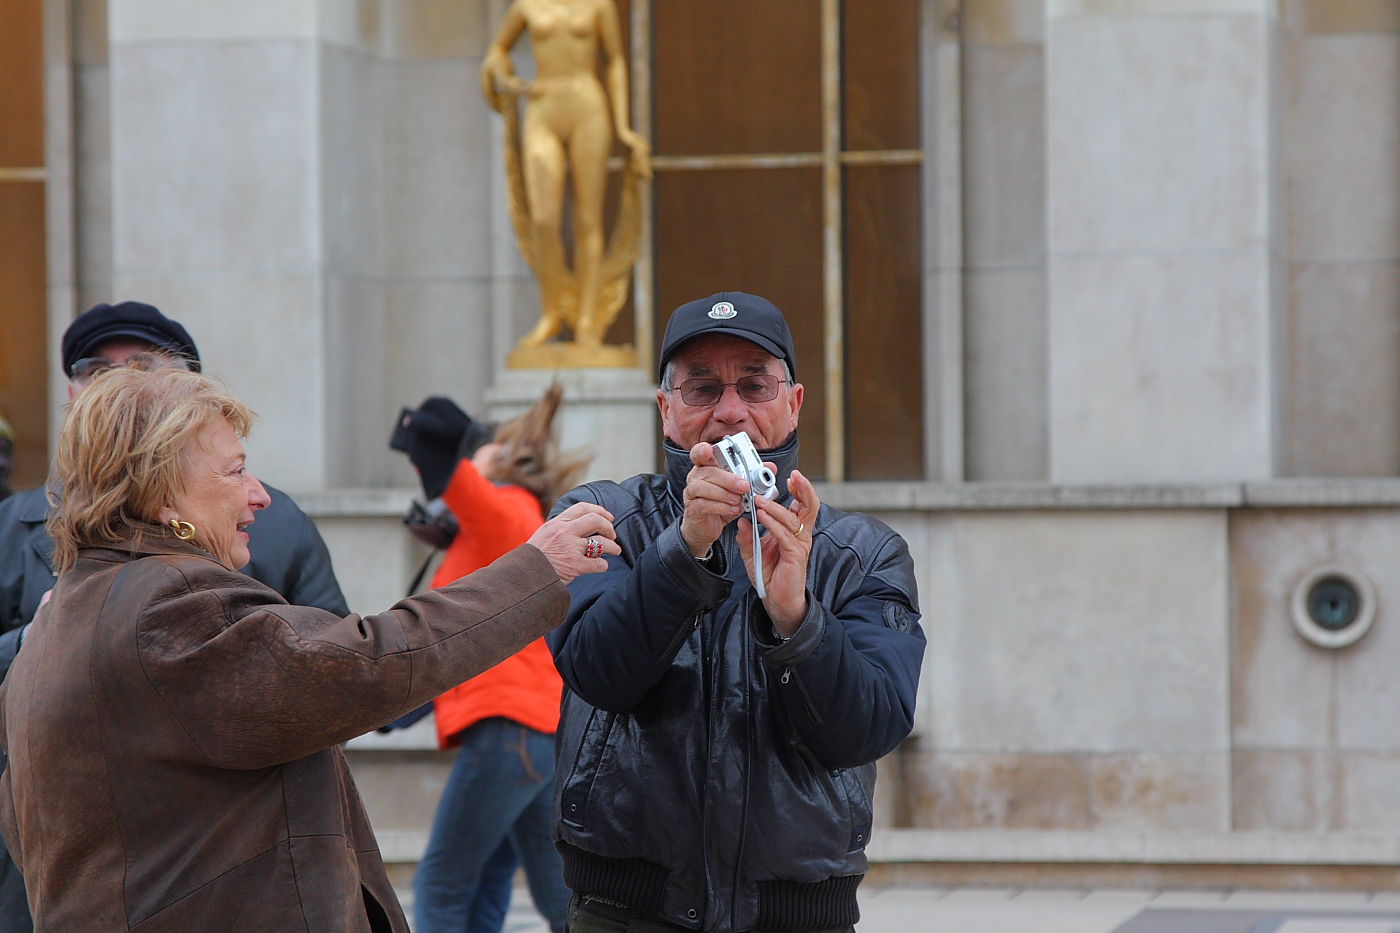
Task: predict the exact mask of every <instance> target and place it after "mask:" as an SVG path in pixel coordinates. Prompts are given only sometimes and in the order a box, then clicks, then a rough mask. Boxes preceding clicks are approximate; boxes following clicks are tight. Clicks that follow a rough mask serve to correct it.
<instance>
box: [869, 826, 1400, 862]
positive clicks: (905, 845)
mask: <svg viewBox="0 0 1400 933" xmlns="http://www.w3.org/2000/svg"><path fill="white" fill-rule="evenodd" d="M866 854H867V855H868V856H869V858H870V860H871V861H872V862H979V863H998V862H1008V863H1071V864H1096V863H1108V864H1132V865H1172V864H1187V865H1386V866H1390V865H1400V839H1397V838H1395V837H1393V836H1390V837H1387V836H1378V835H1377V836H1366V835H1343V834H1321V833H1254V832H1238V833H1219V834H1207V833H1200V834H1197V833H1160V834H1158V833H1095V832H1054V831H1048V830H1046V831H1038V832H1007V831H986V832H977V831H943V830H921V829H877V830H876V831H875V833H874V834H873V836H872V837H871V840H870V848H869V849H867V850H866Z"/></svg>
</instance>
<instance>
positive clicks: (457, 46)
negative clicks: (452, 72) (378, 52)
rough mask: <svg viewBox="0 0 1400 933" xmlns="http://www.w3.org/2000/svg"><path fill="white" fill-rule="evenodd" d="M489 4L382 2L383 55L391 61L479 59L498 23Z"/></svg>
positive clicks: (467, 0) (481, 0) (479, 0)
mask: <svg viewBox="0 0 1400 933" xmlns="http://www.w3.org/2000/svg"><path fill="white" fill-rule="evenodd" d="M489 5H490V4H489V3H488V2H487V0H380V3H379V20H380V30H381V36H382V46H381V48H382V50H383V54H384V55H385V56H386V57H389V58H476V59H480V58H481V57H482V56H483V55H485V54H486V46H487V44H488V43H489V42H490V40H491V37H492V36H493V35H494V33H495V30H496V28H497V26H498V25H499V24H498V23H496V22H488V19H489V15H488V13H489V11H488V7H489Z"/></svg>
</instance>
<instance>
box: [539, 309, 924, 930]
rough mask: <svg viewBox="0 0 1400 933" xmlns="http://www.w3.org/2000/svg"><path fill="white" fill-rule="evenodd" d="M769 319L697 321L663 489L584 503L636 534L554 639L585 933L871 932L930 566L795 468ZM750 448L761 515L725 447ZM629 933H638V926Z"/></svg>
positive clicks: (670, 407)
mask: <svg viewBox="0 0 1400 933" xmlns="http://www.w3.org/2000/svg"><path fill="white" fill-rule="evenodd" d="M794 357H795V354H794V352H793V346H792V336H791V334H790V333H789V330H788V326H787V323H786V321H785V320H784V319H783V316H782V313H781V312H780V311H779V310H778V309H777V308H776V307H774V306H773V305H772V304H771V303H770V302H768V301H766V300H764V299H762V298H758V297H756V296H753V295H746V294H743V293H739V292H729V293H722V294H718V295H712V296H711V297H709V298H706V299H704V300H702V301H695V302H691V303H689V304H686V305H683V306H682V307H681V308H679V309H678V310H677V311H676V312H675V313H674V314H673V315H672V316H671V320H670V322H669V323H668V325H667V328H666V335H665V339H664V341H663V344H662V350H661V360H660V374H661V388H660V390H659V391H658V393H657V402H658V404H659V405H660V407H661V421H662V426H663V428H664V431H665V453H666V474H665V475H651V474H644V475H640V476H635V477H633V478H631V479H629V480H627V481H626V482H624V483H622V484H620V485H618V484H615V483H606V482H599V483H590V484H588V485H586V486H582V487H579V488H578V489H577V490H575V491H574V492H572V493H570V494H569V495H568V496H566V497H565V498H564V499H562V500H560V502H559V504H558V505H557V506H556V509H562V508H566V507H567V506H568V505H569V504H571V503H573V502H577V501H585V502H597V503H600V504H602V505H603V506H604V507H606V508H607V509H608V510H609V511H611V512H612V513H613V514H614V515H615V516H617V520H616V522H615V526H616V528H617V535H618V538H617V540H618V543H619V544H620V545H621V547H622V554H621V556H620V557H617V558H609V563H610V564H611V570H610V571H609V572H607V573H603V574H596V575H594V576H592V577H588V578H583V577H580V578H579V579H578V580H576V581H575V582H574V583H573V584H572V585H571V587H570V590H571V593H572V596H573V606H572V609H571V611H570V613H569V619H568V621H567V622H566V623H565V624H564V625H563V626H561V627H560V628H559V629H557V630H556V631H555V632H554V633H553V634H552V635H551V636H549V643H550V648H551V649H552V650H553V652H554V656H555V662H556V664H557V665H558V667H559V670H560V672H561V674H562V675H563V677H564V682H565V684H566V686H567V689H566V690H565V694H564V703H563V719H562V721H561V723H560V728H559V733H558V740H557V741H558V751H559V760H558V769H557V772H556V773H557V775H558V779H557V783H556V791H555V807H556V825H555V839H556V841H557V843H558V845H559V849H560V851H561V852H562V853H563V857H564V866H565V880H566V882H567V883H568V884H569V886H570V887H571V888H572V889H573V891H574V894H575V896H574V901H573V904H572V905H571V908H570V930H571V931H572V933H595V931H612V930H619V929H632V930H646V931H666V930H703V931H716V933H728V931H740V930H762V931H794V930H804V931H810V930H832V931H838V930H839V931H850V930H852V928H853V925H854V923H855V922H856V920H857V919H858V918H859V913H858V910H857V907H856V888H857V886H858V885H859V884H860V881H861V878H862V877H863V876H864V874H865V872H866V869H867V863H866V859H865V855H864V851H863V850H864V849H865V845H866V842H867V841H868V840H869V838H870V827H871V808H870V800H871V793H872V791H873V788H874V781H875V765H874V762H875V760H876V759H878V758H879V757H881V756H882V755H884V754H886V753H887V752H889V751H890V750H891V749H893V748H894V747H895V746H896V745H897V744H898V743H899V742H900V741H901V740H903V739H904V737H905V736H906V735H907V734H908V733H909V730H910V728H911V726H912V723H913V714H914V697H915V692H916V689H917V686H918V676H919V669H920V665H921V661H922V658H923V650H924V636H923V632H922V630H921V629H920V627H919V624H918V618H919V613H918V602H917V596H916V594H915V588H914V572H913V563H912V561H911V560H910V557H909V552H908V550H907V548H906V547H905V544H904V541H903V540H902V539H901V538H900V537H899V536H898V535H897V534H895V533H894V532H893V531H891V530H890V529H889V528H888V527H886V526H885V525H883V524H881V523H880V522H878V521H876V520H874V519H872V518H869V517H866V516H862V515H847V514H844V513H842V512H839V511H837V510H836V509H833V508H831V507H829V506H824V505H821V504H820V502H819V501H818V499H817V494H816V491H815V490H814V489H813V487H812V484H811V483H810V482H808V480H807V478H806V477H804V476H803V475H802V474H801V473H800V472H798V471H797V470H796V469H794V467H795V466H796V463H797V448H798V443H797V424H798V416H799V414H800V413H801V410H802V397H803V389H802V386H801V385H800V384H799V383H797V382H795V381H794V378H795V376H796V366H795V359H794ZM740 431H743V432H746V433H747V434H748V435H749V437H750V439H751V440H752V441H753V442H754V444H755V445H756V446H757V447H758V448H759V450H760V451H761V453H762V456H763V458H764V460H765V461H766V462H768V464H769V466H770V467H771V468H772V469H773V471H774V472H775V473H776V474H777V477H778V488H779V495H778V496H777V497H776V499H775V500H773V501H769V500H767V499H757V502H758V518H759V523H760V524H761V525H762V526H763V528H764V529H765V535H766V536H765V538H764V540H763V542H762V544H761V552H762V556H761V560H762V566H763V578H764V581H765V583H766V596H765V597H763V598H759V596H758V594H757V591H756V589H755V588H754V586H753V585H752V581H753V576H754V571H753V562H754V555H753V550H754V548H753V544H752V527H751V526H750V525H749V524H748V520H747V519H741V518H740V516H741V513H742V511H743V510H742V508H741V496H742V495H743V494H744V493H745V492H747V491H748V489H749V485H748V482H747V481H746V480H744V479H741V478H740V477H739V476H737V475H735V474H733V473H730V472H728V471H727V470H725V469H723V468H722V467H721V466H720V465H719V461H718V460H717V459H716V456H715V450H714V448H713V446H712V445H713V444H714V443H715V442H717V441H719V440H722V439H723V438H724V437H726V436H729V435H734V434H737V433H738V432H740ZM627 924H631V926H627Z"/></svg>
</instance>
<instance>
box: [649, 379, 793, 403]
mask: <svg viewBox="0 0 1400 933" xmlns="http://www.w3.org/2000/svg"><path fill="white" fill-rule="evenodd" d="M787 384H788V381H787V380H786V379H779V378H778V377H777V376H770V375H768V374H767V373H754V374H753V375H750V376H744V377H743V378H741V379H740V380H739V381H738V382H720V381H719V380H718V379H687V380H686V381H685V382H682V383H681V384H680V385H678V386H671V388H670V389H669V390H668V391H671V392H680V394H681V401H682V402H685V403H686V404H687V405H689V406H691V407H692V408H711V407H713V406H715V405H718V404H719V400H720V399H722V398H724V390H725V389H726V388H728V387H729V386H733V387H734V391H735V392H737V393H738V394H739V400H740V401H743V402H750V403H756V402H771V401H773V399H775V398H777V397H778V386H780V385H787Z"/></svg>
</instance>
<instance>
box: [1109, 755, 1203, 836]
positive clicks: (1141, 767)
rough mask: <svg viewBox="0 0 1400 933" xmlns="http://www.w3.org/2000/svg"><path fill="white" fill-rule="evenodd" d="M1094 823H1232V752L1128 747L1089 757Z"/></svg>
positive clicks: (1140, 828) (1166, 828)
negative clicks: (1168, 751) (1191, 752)
mask: <svg viewBox="0 0 1400 933" xmlns="http://www.w3.org/2000/svg"><path fill="white" fill-rule="evenodd" d="M1089 780H1090V798H1089V799H1090V803H1091V807H1092V811H1091V812H1092V817H1093V826H1094V828H1095V829H1098V830H1102V831H1106V832H1197V833H1218V832H1225V831H1227V830H1228V829H1229V828H1230V756H1229V755H1228V754H1226V753H1224V752H1218V753H1215V754H1210V755H1162V754H1153V753H1142V752H1127V753H1124V754H1118V755H1093V756H1090V758H1089Z"/></svg>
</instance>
